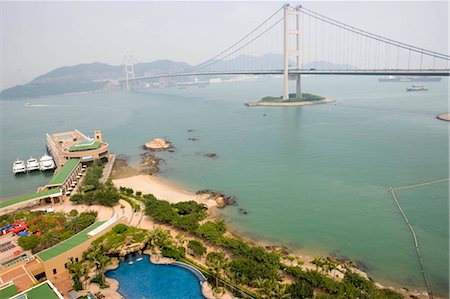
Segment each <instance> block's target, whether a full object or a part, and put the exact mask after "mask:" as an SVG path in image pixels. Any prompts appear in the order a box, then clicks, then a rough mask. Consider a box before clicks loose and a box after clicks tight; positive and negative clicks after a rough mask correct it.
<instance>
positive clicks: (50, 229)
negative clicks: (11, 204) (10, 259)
mask: <svg viewBox="0 0 450 299" xmlns="http://www.w3.org/2000/svg"><path fill="white" fill-rule="evenodd" d="M96 217H97V212H94V211H88V212H82V213H80V214H78V213H76V214H75V213H69V214H65V213H62V212H57V213H46V212H43V211H36V212H31V211H18V212H14V213H10V214H6V215H2V216H0V225H1V226H5V225H7V224H9V223H13V222H15V221H19V220H23V221H24V223H26V224H27V225H28V235H27V236H21V237H19V239H18V244H19V246H20V247H22V249H23V250H31V252H32V253H37V252H40V251H42V250H44V249H47V248H49V247H52V246H53V245H56V244H58V243H60V242H61V241H64V240H66V239H68V238H70V237H71V236H73V235H75V234H77V233H79V232H80V231H82V230H83V229H85V228H86V227H88V226H90V225H91V224H92V223H94V222H95V219H96Z"/></svg>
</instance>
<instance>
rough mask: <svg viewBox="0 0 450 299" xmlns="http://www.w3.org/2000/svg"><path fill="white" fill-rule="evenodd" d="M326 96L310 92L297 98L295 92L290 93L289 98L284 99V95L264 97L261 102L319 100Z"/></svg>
mask: <svg viewBox="0 0 450 299" xmlns="http://www.w3.org/2000/svg"><path fill="white" fill-rule="evenodd" d="M323 99H324V98H323V97H321V96H318V95H314V94H310V93H302V97H301V98H296V97H295V93H291V94H289V99H288V100H283V97H264V98H262V99H261V100H260V102H269V103H273V102H282V103H290V102H303V101H319V100H323Z"/></svg>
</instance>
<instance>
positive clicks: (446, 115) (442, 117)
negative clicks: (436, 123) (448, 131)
mask: <svg viewBox="0 0 450 299" xmlns="http://www.w3.org/2000/svg"><path fill="white" fill-rule="evenodd" d="M436 118H437V119H440V120H444V121H450V113H444V114H441V115H438V116H436Z"/></svg>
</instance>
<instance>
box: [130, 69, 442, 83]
mask: <svg viewBox="0 0 450 299" xmlns="http://www.w3.org/2000/svg"><path fill="white" fill-rule="evenodd" d="M283 73H284V72H283V70H253V71H211V72H205V71H203V72H186V73H171V74H156V75H150V76H144V77H136V78H133V79H128V81H138V80H145V79H158V78H167V77H186V76H224V75H282V74H283ZM289 74H290V75H359V76H426V77H448V76H449V74H450V70H448V69H436V70H434V69H386V70H372V69H350V70H316V69H292V70H289ZM122 81H125V80H122Z"/></svg>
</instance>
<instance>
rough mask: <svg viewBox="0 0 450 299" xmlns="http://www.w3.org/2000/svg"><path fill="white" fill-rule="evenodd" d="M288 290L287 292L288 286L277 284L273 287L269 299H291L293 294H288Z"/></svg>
mask: <svg viewBox="0 0 450 299" xmlns="http://www.w3.org/2000/svg"><path fill="white" fill-rule="evenodd" d="M286 290H287V286H286V285H285V284H282V283H278V282H276V283H275V284H274V285H273V287H272V289H271V291H270V294H269V296H268V298H270V299H285V298H290V296H291V294H289V293H286Z"/></svg>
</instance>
